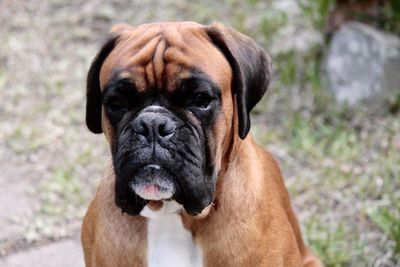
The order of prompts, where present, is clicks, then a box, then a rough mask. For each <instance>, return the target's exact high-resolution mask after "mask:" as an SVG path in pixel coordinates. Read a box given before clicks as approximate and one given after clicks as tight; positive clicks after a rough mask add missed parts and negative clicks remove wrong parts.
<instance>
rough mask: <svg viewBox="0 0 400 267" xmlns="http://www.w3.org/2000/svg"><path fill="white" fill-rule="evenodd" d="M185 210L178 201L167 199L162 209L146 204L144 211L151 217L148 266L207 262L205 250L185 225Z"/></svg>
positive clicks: (190, 266) (194, 266)
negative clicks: (182, 212) (182, 211)
mask: <svg viewBox="0 0 400 267" xmlns="http://www.w3.org/2000/svg"><path fill="white" fill-rule="evenodd" d="M181 210H182V207H181V206H180V205H179V204H178V203H176V202H175V201H164V205H163V207H162V208H161V209H160V210H157V211H153V210H151V209H149V208H148V207H147V206H146V207H144V208H143V210H142V211H141V212H140V215H142V216H143V217H146V218H148V226H147V242H148V246H149V247H148V255H147V266H148V267H171V266H174V267H202V266H203V259H202V251H201V249H200V247H199V246H198V245H197V244H196V243H195V241H194V240H193V237H192V234H191V233H190V232H189V231H188V230H186V229H185V228H184V227H183V224H182V220H181V216H180V215H179V212H180V211H181Z"/></svg>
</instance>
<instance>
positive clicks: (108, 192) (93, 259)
mask: <svg viewBox="0 0 400 267" xmlns="http://www.w3.org/2000/svg"><path fill="white" fill-rule="evenodd" d="M218 27H221V26H220V25H218ZM206 30H207V28H206V27H205V26H202V25H199V24H195V23H160V24H147V25H143V26H140V27H138V28H133V27H130V26H128V25H118V26H115V27H114V28H113V31H114V32H117V33H118V34H119V35H120V37H119V39H118V43H117V45H116V47H115V48H114V50H113V51H112V52H111V53H110V55H109V56H108V57H107V59H106V60H105V62H104V64H103V66H102V68H101V73H100V84H101V87H102V88H103V87H104V85H105V83H106V81H107V80H108V79H109V77H110V74H111V71H112V70H113V69H115V68H123V69H124V70H125V71H126V72H127V73H125V72H124V75H129V74H131V75H132V77H135V79H136V80H135V81H136V82H137V83H138V84H139V85H140V88H141V90H146V88H149V86H150V85H152V86H155V87H157V88H162V87H163V85H167V88H173V84H174V83H175V82H176V78H177V77H182V76H184V75H187V72H186V71H185V70H186V69H187V68H190V67H192V66H196V68H198V69H200V70H202V71H204V72H206V73H207V74H208V75H210V77H212V79H213V80H214V81H215V82H216V83H217V84H218V85H219V86H220V88H222V99H223V101H222V108H221V111H220V115H219V116H218V118H217V121H216V122H215V126H214V128H213V138H212V139H211V141H210V142H211V143H212V144H209V145H210V147H211V149H212V155H213V156H214V162H215V165H216V166H217V170H219V174H218V180H217V189H216V192H215V197H214V203H213V205H211V206H209V207H208V208H206V209H205V210H204V211H203V213H202V214H200V215H199V216H196V217H191V216H189V215H187V214H185V213H183V214H182V222H183V223H184V226H185V227H186V228H187V229H188V230H189V231H191V232H192V233H193V236H194V238H195V240H196V241H197V242H198V244H199V245H200V246H201V248H202V251H203V261H204V266H208V267H214V266H215V267H218V266H263V267H264V266H273V267H277V266H285V267H289V266H308V267H312V266H315V267H317V266H322V264H321V263H320V262H319V260H318V259H317V258H316V257H315V256H313V255H312V253H311V252H310V251H309V249H308V248H307V247H306V246H305V244H304V242H303V240H302V237H301V233H300V229H299V226H298V222H297V219H296V216H295V215H294V213H293V211H292V208H291V205H290V201H289V197H288V193H287V190H286V188H285V186H284V182H283V179H282V175H281V173H280V170H279V167H278V165H277V163H276V161H275V160H274V159H273V158H272V156H271V155H270V154H269V153H268V152H266V151H265V150H264V149H263V148H262V147H260V146H259V145H257V144H256V143H254V142H253V139H252V138H251V136H250V135H248V136H247V137H246V138H245V139H244V140H241V139H240V138H239V137H238V134H237V132H238V130H237V129H238V115H237V112H235V110H236V104H235V103H236V101H234V100H235V99H234V97H232V93H231V81H232V70H231V67H230V65H229V63H228V62H227V59H226V58H225V57H224V55H223V54H222V53H221V52H220V50H219V49H217V48H216V47H215V46H214V45H213V44H212V42H211V41H210V38H209V37H208V36H207V34H206ZM163 40H167V43H168V45H167V43H166V42H165V41H163ZM127 55H129V56H127ZM210 59H212V60H210ZM138 66H140V67H138ZM102 128H103V131H104V133H105V135H106V137H107V139H108V141H109V142H110V145H111V146H112V142H113V140H114V138H113V136H114V132H113V129H112V127H111V126H110V124H109V122H108V120H107V118H106V116H105V115H104V112H103V119H102ZM114 179H115V177H114V171H113V168H112V166H111V164H110V165H109V166H108V168H107V169H106V173H105V175H104V179H103V180H102V181H101V183H100V185H99V187H98V190H97V193H96V196H95V198H94V200H93V201H92V203H91V205H90V207H89V210H88V212H87V214H86V216H85V219H84V222H83V226H82V244H83V248H84V252H85V261H86V266H88V267H94V266H96V267H99V266H100V267H101V266H107V267H110V266H115V267H125V266H138V267H139V266H141V267H142V266H143V267H144V266H146V259H147V256H146V253H147V251H146V247H147V240H146V236H147V230H146V220H147V219H145V218H144V217H141V216H129V215H127V214H122V213H121V211H120V209H119V208H117V206H116V205H115V204H114ZM161 205H162V203H161V204H160V203H157V202H154V203H151V208H152V209H154V210H157V209H158V208H160V207H161Z"/></svg>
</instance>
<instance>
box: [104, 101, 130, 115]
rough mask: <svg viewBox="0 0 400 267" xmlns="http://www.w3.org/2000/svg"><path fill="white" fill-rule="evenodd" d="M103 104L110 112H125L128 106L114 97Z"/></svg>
mask: <svg viewBox="0 0 400 267" xmlns="http://www.w3.org/2000/svg"><path fill="white" fill-rule="evenodd" d="M105 105H106V107H107V108H108V110H109V111H111V112H124V113H125V112H127V111H128V107H127V106H126V104H125V103H123V102H121V101H119V100H116V99H113V100H110V101H107V102H106V103H105Z"/></svg>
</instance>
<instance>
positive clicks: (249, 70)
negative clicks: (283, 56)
mask: <svg viewBox="0 0 400 267" xmlns="http://www.w3.org/2000/svg"><path fill="white" fill-rule="evenodd" d="M206 31H207V34H208V36H209V37H210V39H211V41H212V42H213V43H214V44H215V45H216V46H217V47H218V48H219V49H220V50H221V52H222V53H223V54H224V55H225V57H226V58H227V60H228V62H229V64H230V65H231V68H232V72H233V77H232V93H233V94H236V100H237V108H238V119H239V136H240V138H242V139H244V138H245V137H246V136H247V134H248V133H249V130H250V111H251V110H252V109H253V107H254V106H255V105H256V104H257V102H258V101H260V99H261V98H262V96H263V95H264V93H265V91H266V90H267V88H268V85H269V81H270V77H271V59H270V57H269V56H268V54H267V53H266V52H265V51H264V50H263V49H262V48H261V47H260V46H258V45H257V44H256V43H255V42H254V41H253V40H252V39H250V38H249V37H247V36H245V35H243V34H241V33H239V32H237V31H235V30H233V29H230V28H227V27H225V26H223V25H222V24H220V23H213V24H212V25H210V26H208V27H207V28H206Z"/></svg>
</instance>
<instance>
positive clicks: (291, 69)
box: [0, 0, 400, 267]
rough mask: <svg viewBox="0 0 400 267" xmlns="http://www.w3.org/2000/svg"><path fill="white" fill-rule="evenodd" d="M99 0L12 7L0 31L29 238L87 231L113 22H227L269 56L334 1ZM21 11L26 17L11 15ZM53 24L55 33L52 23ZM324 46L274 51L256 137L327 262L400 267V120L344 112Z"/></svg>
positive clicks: (7, 117) (0, 81)
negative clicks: (94, 81) (88, 76)
mask: <svg viewBox="0 0 400 267" xmlns="http://www.w3.org/2000/svg"><path fill="white" fill-rule="evenodd" d="M11 2H12V1H11ZM11 2H10V3H11ZM100 2H101V3H97V2H96V4H93V3H94V2H91V1H80V0H73V1H70V2H68V4H65V3H64V4H63V3H61V2H60V3H58V2H57V3H58V5H61V6H62V9H61V10H60V12H52V11H54V10H56V9H57V10H58V9H59V8H60V7H59V6H57V4H53V2H51V1H44V2H43V8H41V9H37V8H36V6H35V5H34V3H32V4H29V3H28V2H27V3H25V4H24V5H21V6H20V4H18V3H17V2H13V9H11V10H12V11H15V12H13V13H12V12H11V13H10V16H9V17H7V16H5V18H6V19H4V20H2V21H3V23H2V27H1V28H0V35H2V36H4V37H3V38H4V43H5V44H13V45H6V46H5V48H7V50H6V49H3V50H0V53H3V54H0V98H1V100H2V103H3V104H2V105H1V106H0V119H1V122H2V124H1V125H0V126H1V131H0V138H1V141H2V142H1V144H0V145H1V146H0V149H2V150H7V151H8V150H9V151H11V152H12V154H13V157H14V158H13V159H7V162H10V163H9V164H4V165H2V166H8V165H10V168H15V169H16V170H17V169H18V166H19V165H18V164H23V165H24V166H30V168H32V170H36V169H40V171H41V177H40V179H39V178H38V180H34V182H33V183H32V191H33V192H32V195H33V197H38V198H40V200H41V201H40V207H39V208H38V210H37V211H36V213H35V214H34V215H33V217H30V218H28V219H26V220H25V221H26V222H27V224H26V227H27V231H26V232H25V233H24V234H25V237H26V239H28V240H36V239H41V238H43V236H44V237H46V238H48V237H50V238H54V237H57V236H63V235H68V234H70V233H71V232H70V231H71V228H70V226H71V225H78V227H79V224H80V220H81V216H82V214H83V212H84V210H85V208H86V207H87V203H88V201H89V199H90V196H92V195H93V191H94V190H95V186H96V184H97V182H98V180H99V178H100V177H101V172H102V169H103V168H104V164H105V162H106V160H107V159H109V156H107V155H108V154H107V152H106V151H107V147H106V144H105V141H104V137H102V136H97V137H96V136H95V135H92V134H90V133H89V132H88V131H87V129H86V127H85V125H84V97H85V92H84V80H85V77H84V76H85V73H86V71H87V68H88V66H89V61H90V59H91V58H92V57H93V56H94V55H95V52H96V49H98V47H99V45H100V44H99V42H100V40H101V39H102V37H103V36H104V34H105V33H106V32H107V31H108V29H109V28H110V26H111V25H112V24H114V23H117V22H121V21H125V22H127V23H130V24H139V23H143V22H147V21H149V20H196V21H198V22H202V23H206V24H208V23H210V22H212V21H215V20H219V21H222V22H224V23H226V24H229V25H231V26H234V27H235V28H237V29H238V30H240V31H243V32H245V33H246V34H248V35H250V36H251V37H253V38H254V39H256V40H257V41H258V42H259V43H260V44H262V45H263V46H264V47H265V48H266V50H267V51H270V52H271V51H272V49H271V48H272V47H274V46H276V45H278V46H279V45H280V44H281V42H282V43H284V42H285V40H282V32H284V30H285V29H286V27H294V28H295V31H301V30H302V29H309V28H312V29H313V30H316V31H320V32H321V35H323V33H322V30H323V29H324V25H325V21H326V18H327V14H328V11H329V9H330V7H331V4H332V2H333V1H332V0H321V1H309V0H302V1H300V2H299V3H300V13H299V14H297V15H292V14H291V13H289V12H288V11H287V10H277V9H274V8H273V6H272V4H271V3H270V2H267V1H259V0H247V1H238V0H225V1H217V2H215V1H214V2H212V1H205V2H197V3H193V4H188V3H184V2H179V1H178V2H177V1H171V2H169V1H166V2H162V3H161V2H154V3H153V4H152V5H150V7H149V4H143V3H142V2H139V1H138V2H135V3H136V4H137V5H138V6H137V7H136V6H135V8H132V9H129V8H126V6H128V5H130V4H128V1H127V2H126V3H124V2H123V1H122V2H121V3H120V4H115V5H111V4H110V3H108V2H106V1H104V2H102V1H100ZM129 3H131V2H129ZM393 3H395V2H393ZM14 5H15V6H14ZM4 10H6V9H3V12H4ZM137 10H140V12H137ZM61 11H62V12H61ZM13 14H18V16H19V18H20V19H18V20H13V19H12V18H13ZM71 14H74V15H73V16H72V15H71ZM3 15H4V13H1V12H0V20H1V17H2V16H3ZM395 15H396V14H395ZM395 15H393V18H392V21H395V19H396V18H395ZM391 16H392V15H391ZM33 17H38V18H41V19H40V20H32V19H31V18H33ZM30 21H34V23H33V24H32V25H29V27H27V25H26V24H29V22H30ZM54 21H56V22H57V24H56V25H57V27H47V25H52V24H54ZM78 22H79V23H78ZM71 25H72V26H71ZM392 25H394V23H392V24H390V25H387V26H385V27H386V28H387V29H390V28H393V27H394V26H392ZM18 29H20V30H18ZM25 29H29V33H28V32H26V31H25ZM43 29H48V30H46V32H43ZM32 36H37V37H35V38H36V39H33V40H32V38H33V37H32ZM323 45H324V44H323V43H321V44H313V45H311V46H310V47H309V49H307V51H296V50H294V49H289V50H285V51H279V52H277V53H273V54H272V55H271V56H272V58H273V66H274V70H275V71H274V73H275V74H274V77H273V82H272V85H271V88H270V89H269V90H268V92H267V94H266V96H265V97H264V99H263V100H262V102H260V103H259V105H258V106H257V107H256V109H255V110H254V112H253V118H252V125H253V126H252V132H253V134H254V136H255V137H256V139H257V140H258V141H259V142H261V143H262V144H263V145H264V146H265V147H266V148H267V149H268V150H270V151H271V152H272V153H273V154H274V156H275V157H276V158H277V159H278V160H279V161H280V164H281V167H282V170H283V172H284V175H285V181H286V184H287V187H288V189H289V192H290V195H291V197H292V203H293V205H294V207H295V209H296V213H297V214H298V216H299V219H300V221H301V224H302V228H303V232H304V236H305V239H306V241H307V243H308V244H309V245H310V246H311V248H312V249H313V250H314V251H315V252H316V253H317V254H318V255H319V256H320V257H321V259H322V260H323V261H324V262H325V264H326V265H327V266H372V264H376V265H375V266H388V267H394V266H396V264H397V266H398V264H399V262H400V252H399V247H400V233H399V232H400V230H399V228H400V226H399V224H400V223H399V222H400V214H399V210H400V207H399V204H398V203H400V176H399V174H400V121H399V119H398V113H394V114H390V113H388V114H383V115H382V114H381V115H376V114H371V113H369V112H368V106H365V105H360V106H359V107H358V108H357V109H355V110H351V109H348V108H347V107H343V106H339V105H337V104H336V103H335V102H334V100H333V98H332V96H331V95H330V94H329V93H328V92H327V90H326V88H324V86H323V84H322V83H321V81H320V75H319V68H320V64H321V56H322V52H323V51H324V47H323ZM2 51H3V52H2ZM4 51H6V52H7V53H4ZM16 62H24V64H22V65H21V64H19V65H18V64H16ZM21 66H22V67H21ZM23 66H30V68H23ZM28 70H29V71H28ZM44 74H45V75H44ZM10 77H13V79H11V78H10ZM14 77H18V79H15V78H14ZM394 106H395V105H394ZM393 112H398V109H397V111H396V109H393ZM3 119H4V120H3ZM1 152H2V151H0V153H1ZM15 162H16V163H15ZM12 164H14V165H12ZM23 178H26V177H23ZM28 178H29V177H28ZM21 179H22V178H21ZM379 262H380V263H379ZM379 264H381V265H379Z"/></svg>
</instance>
